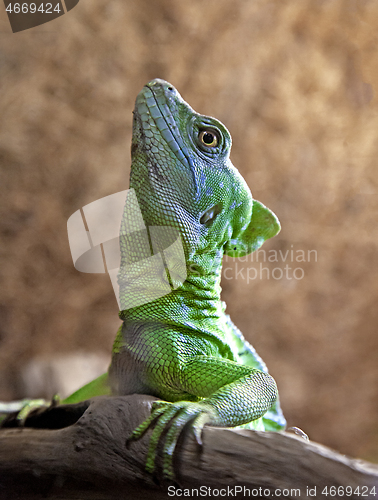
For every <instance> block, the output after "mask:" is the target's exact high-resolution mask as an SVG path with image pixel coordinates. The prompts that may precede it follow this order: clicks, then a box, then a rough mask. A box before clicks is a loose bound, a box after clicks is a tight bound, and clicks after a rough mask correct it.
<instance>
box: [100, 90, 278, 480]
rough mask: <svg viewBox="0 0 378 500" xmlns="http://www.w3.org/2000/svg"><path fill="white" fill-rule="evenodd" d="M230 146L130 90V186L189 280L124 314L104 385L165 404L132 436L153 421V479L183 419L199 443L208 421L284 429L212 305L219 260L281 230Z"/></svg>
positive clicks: (250, 360) (262, 382) (215, 130)
mask: <svg viewBox="0 0 378 500" xmlns="http://www.w3.org/2000/svg"><path fill="white" fill-rule="evenodd" d="M230 148H231V137H230V134H229V132H228V131H227V129H226V128H225V127H224V125H223V124H222V123H220V122H219V121H218V120H215V119H214V118H211V117H206V116H203V115H199V114H197V113H196V112H195V111H194V110H193V109H192V108H191V107H190V106H189V105H188V104H187V103H186V102H185V101H184V100H183V99H182V98H181V96H180V95H179V94H178V92H177V91H176V89H174V87H172V86H171V85H170V84H169V83H168V82H165V81H162V80H153V81H151V82H150V83H149V84H147V85H146V86H145V87H144V88H143V89H142V91H141V92H140V93H139V95H138V97H137V99H136V105H135V110H134V123H133V139H132V166H131V176H130V188H132V189H134V190H135V192H136V197H137V199H138V203H139V206H140V207H141V210H142V214H143V219H144V223H145V225H146V226H147V227H159V226H168V227H172V228H175V229H177V230H178V231H179V234H180V236H181V241H182V245H183V249H184V252H185V260H186V264H187V277H186V280H185V281H184V282H183V283H182V284H181V285H180V286H178V287H177V288H175V289H174V290H172V291H171V293H169V294H167V295H165V296H163V297H161V298H158V299H157V300H155V301H152V302H149V303H146V304H143V305H141V306H137V307H134V308H130V309H126V310H123V311H121V313H120V317H121V319H122V320H123V324H122V327H121V328H120V330H119V332H118V335H117V338H116V341H115V343H114V348H113V358H112V363H111V366H110V370H109V378H110V383H111V386H112V390H113V393H114V392H115V393H118V394H131V393H147V394H151V395H154V396H157V397H159V398H161V399H163V400H165V401H166V402H157V403H155V404H154V406H153V411H152V415H151V417H150V419H148V420H147V421H146V422H144V423H143V424H142V425H141V426H140V427H139V428H138V429H136V430H135V431H134V434H133V438H134V439H137V438H138V437H140V436H141V435H142V433H143V432H145V431H146V429H148V428H149V427H150V425H151V424H152V423H155V427H154V430H153V432H152V436H151V440H150V449H149V454H148V460H147V469H148V470H150V471H153V468H154V458H155V453H156V447H157V443H158V442H159V440H160V438H161V436H162V434H163V433H164V431H165V430H166V428H168V432H167V435H166V438H165V446H164V454H165V459H164V474H165V475H166V476H167V477H173V469H172V454H173V451H174V448H175V445H176V442H177V439H178V436H179V434H180V432H181V430H182V429H183V427H184V426H185V425H186V424H187V423H188V422H191V424H192V427H193V429H194V432H195V435H196V437H197V440H198V441H199V442H200V439H201V430H202V427H203V425H204V424H205V423H209V424H213V425H218V426H238V425H243V424H247V423H250V422H252V427H254V428H257V429H267V430H280V429H283V428H284V427H285V420H284V417H283V415H282V412H281V410H280V407H279V404H278V399H277V398H278V395H277V388H276V384H275V382H274V380H273V379H272V377H271V376H270V375H269V374H268V372H267V368H266V366H265V364H264V363H263V361H262V360H261V358H260V357H259V356H258V355H257V353H256V351H255V350H254V349H253V348H252V346H250V344H248V343H247V342H246V341H245V339H244V338H243V336H242V334H241V332H240V331H239V330H238V329H237V328H236V326H235V325H234V324H233V323H232V321H231V320H230V318H229V316H227V315H226V314H225V311H224V309H225V306H224V304H223V303H222V302H221V300H220V291H221V288H220V278H221V267H222V257H223V255H224V254H227V255H231V256H243V255H247V254H249V253H251V252H252V251H254V250H256V249H257V248H259V247H260V246H261V245H262V243H263V242H264V241H265V239H267V238H269V237H272V236H274V235H275V234H276V233H277V232H278V231H279V229H280V226H279V223H278V220H277V219H276V217H275V216H274V214H272V212H270V210H268V209H267V208H266V207H264V206H263V205H262V204H260V203H259V202H257V201H255V200H253V199H252V196H251V193H250V190H249V188H248V186H247V184H246V183H245V181H244V179H243V178H242V177H241V175H240V174H239V172H238V171H237V169H236V168H235V167H234V166H233V165H232V163H231V161H230V159H229V154H230ZM130 224H132V221H127V216H126V214H125V216H124V220H123V222H122V225H123V227H122V226H121V240H120V241H121V271H120V273H119V278H118V279H119V284H120V298H121V304H122V297H123V295H125V294H127V286H124V287H123V286H122V284H123V283H122V278H123V276H122V268H123V267H124V266H126V265H127V264H129V260H128V259H129V257H128V255H129V253H130V252H129V251H128V250H129V249H130V248H131V244H130V241H129V239H130V236H129V234H126V231H125V230H124V229H125V227H124V226H126V225H130ZM122 233H123V234H124V236H123V237H122ZM133 245H134V246H133V248H135V236H133ZM155 250H156V249H155ZM121 309H122V307H121Z"/></svg>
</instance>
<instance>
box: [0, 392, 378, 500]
mask: <svg viewBox="0 0 378 500" xmlns="http://www.w3.org/2000/svg"><path fill="white" fill-rule="evenodd" d="M153 399H154V398H151V397H147V396H139V395H133V396H125V397H101V398H94V399H92V400H89V401H88V402H86V403H83V404H79V405H70V406H68V405H67V406H66V407H58V408H56V409H52V410H50V412H49V414H46V413H45V415H44V416H43V415H40V416H39V417H35V420H34V422H33V421H29V424H30V425H31V424H33V425H38V420H39V425H46V422H48V421H50V422H53V423H52V425H51V426H52V427H59V425H67V424H71V423H72V421H75V420H76V419H77V421H76V422H75V423H73V424H72V425H69V426H68V427H64V428H62V429H55V430H51V429H48V430H46V429H35V428H22V429H21V428H12V429H2V430H1V431H0V498H1V499H2V498H4V499H12V500H13V499H17V498H22V499H39V498H54V499H87V498H90V499H92V500H97V499H98V500H103V499H111V498H131V499H133V498H135V499H138V498H146V495H148V497H149V498H150V499H155V498H168V486H169V485H168V484H164V483H162V482H159V471H157V477H156V478H153V477H152V476H151V475H149V474H147V473H146V472H145V471H144V463H145V458H146V453H147V447H148V438H149V433H147V434H146V435H145V436H144V437H143V438H142V439H140V440H139V441H136V442H132V443H131V444H130V445H129V446H127V445H126V440H127V437H128V436H129V435H130V433H131V431H132V430H133V429H134V428H135V427H136V426H137V425H138V424H139V423H140V422H141V421H143V419H145V418H146V417H147V415H148V414H149V411H150V403H151V401H153ZM67 415H68V416H67ZM80 415H81V416H80ZM42 418H44V422H42V420H41V419H42ZM41 422H42V423H41ZM159 458H160V455H159ZM176 469H177V482H178V483H179V485H180V486H178V484H176V485H174V484H172V485H170V486H171V490H170V493H173V492H174V488H175V489H177V488H179V487H180V488H182V489H184V488H187V489H190V490H191V489H192V488H194V489H197V490H199V488H200V487H201V486H202V487H203V488H204V487H205V486H207V487H210V488H213V489H217V490H220V489H224V490H223V491H222V492H219V496H221V494H224V493H226V496H230V497H231V496H232V494H231V493H230V491H227V488H230V489H231V492H233V493H235V492H237V491H238V490H237V489H236V490H235V488H237V487H241V488H243V487H246V488H247V489H248V490H251V491H250V495H248V492H245V495H244V496H245V497H248V496H254V498H263V497H264V491H263V490H264V489H266V490H269V492H270V495H271V496H274V490H275V489H277V488H279V489H281V490H283V489H286V490H288V491H287V492H282V496H285V497H286V498H298V497H299V496H301V497H302V498H303V497H304V498H306V497H307V498H309V497H310V495H309V494H308V493H307V488H315V487H316V495H315V496H313V498H323V499H324V498H327V497H326V496H325V495H322V494H321V492H322V490H323V488H324V487H325V486H336V487H338V486H343V487H346V486H351V487H352V488H353V490H355V489H356V488H357V487H359V488H360V495H358V494H357V493H353V494H352V495H348V496H349V498H358V499H359V500H361V498H362V496H361V493H362V491H363V490H362V488H363V487H364V486H365V487H367V488H368V490H367V491H368V492H370V491H371V488H373V487H374V486H375V487H376V493H377V494H378V467H377V466H376V465H373V464H369V463H367V462H362V461H359V460H352V459H349V458H347V457H345V456H342V455H340V454H338V453H336V452H334V451H332V450H330V449H329V448H326V447H324V446H321V445H318V444H315V443H307V442H305V441H304V440H303V439H301V438H299V437H296V436H294V435H292V434H288V433H264V432H255V431H249V430H230V429H220V428H211V427H206V428H205V430H204V432H203V447H202V448H200V447H199V446H198V445H197V444H196V443H195V441H194V438H193V436H192V435H191V434H190V433H188V435H187V436H186V437H185V438H184V439H183V440H182V442H181V443H180V453H179V458H178V459H177V461H176ZM259 488H261V490H260V492H259V493H257V489H259ZM252 490H254V491H252ZM290 490H300V492H301V493H300V495H299V491H297V492H295V491H290ZM341 491H342V490H339V493H338V494H336V495H333V496H334V497H336V498H337V497H345V496H347V495H346V494H345V493H344V494H342V493H341ZM208 492H209V490H208ZM176 493H177V491H176ZM178 493H179V492H178ZM182 493H183V494H184V493H185V492H184V491H183V492H182ZM202 493H204V490H202ZM216 494H217V492H215V491H212V495H210V494H208V496H215V495H216ZM190 496H191V497H192V498H195V497H197V496H198V497H200V491H198V494H196V492H195V491H194V492H193V494H191V495H190ZM223 496H224V495H223ZM236 496H239V497H240V498H243V491H241V492H240V493H239V495H236ZM266 496H267V491H266V492H265V497H266ZM330 496H331V495H330ZM367 498H369V497H367ZM370 498H372V497H370Z"/></svg>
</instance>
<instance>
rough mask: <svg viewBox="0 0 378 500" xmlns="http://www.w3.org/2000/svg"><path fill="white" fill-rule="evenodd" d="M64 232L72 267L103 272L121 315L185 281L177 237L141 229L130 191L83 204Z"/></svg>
mask: <svg viewBox="0 0 378 500" xmlns="http://www.w3.org/2000/svg"><path fill="white" fill-rule="evenodd" d="M125 199H126V203H125ZM67 230H68V239H69V244H70V249H71V255H72V260H73V263H74V266H75V268H76V269H77V270H78V271H81V272H84V273H108V274H109V276H110V280H111V282H112V285H113V289H114V293H115V295H116V298H117V302H118V307H119V309H120V310H121V311H124V310H126V309H130V308H132V307H136V306H140V305H142V304H146V303H148V302H152V301H153V300H156V299H158V298H160V297H163V296H164V295H168V294H169V293H170V292H171V291H172V290H175V289H176V288H178V287H179V286H181V285H182V284H183V283H184V281H185V280H186V277H187V271H186V260H185V254H184V249H183V246H182V243H181V237H180V232H179V231H178V229H176V228H173V227H170V226H150V227H147V226H146V225H145V224H144V221H143V217H142V213H141V211H140V208H139V205H138V200H137V197H136V194H135V191H134V189H128V190H125V191H121V192H119V193H115V194H112V195H110V196H106V197H104V198H101V199H99V200H97V201H94V202H92V203H89V204H88V205H85V206H84V207H83V208H82V209H80V210H77V211H76V212H75V213H73V214H72V215H71V217H70V218H69V219H68V221H67Z"/></svg>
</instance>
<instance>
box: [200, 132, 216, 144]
mask: <svg viewBox="0 0 378 500" xmlns="http://www.w3.org/2000/svg"><path fill="white" fill-rule="evenodd" d="M202 138H203V142H204V143H205V144H211V143H212V142H213V141H214V134H211V133H210V132H205V133H204V134H203V137H202Z"/></svg>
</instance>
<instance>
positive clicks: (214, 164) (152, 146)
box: [130, 79, 280, 256]
mask: <svg viewBox="0 0 378 500" xmlns="http://www.w3.org/2000/svg"><path fill="white" fill-rule="evenodd" d="M133 114H134V122H133V138H132V146H131V155H132V165H131V176H130V188H133V189H135V191H136V195H137V199H138V203H139V205H140V207H141V210H142V213H143V218H144V222H145V223H146V225H147V226H173V227H176V228H177V229H179V231H180V233H181V236H182V240H183V244H184V248H185V250H186V252H187V254H189V255H190V254H193V253H204V252H212V251H217V250H218V249H223V251H225V252H226V253H227V254H228V255H232V256H241V255H245V254H248V253H250V252H252V251H254V250H256V249H257V248H259V247H260V246H261V245H262V243H263V242H264V241H265V240H266V239H267V238H270V237H272V236H274V235H275V234H276V233H277V232H278V231H279V228H280V226H279V223H278V220H277V218H276V217H275V215H274V214H273V213H272V212H271V211H270V210H269V209H267V208H266V207H264V205H262V204H261V203H259V202H257V201H256V200H253V199H252V195H251V192H250V190H249V188H248V186H247V184H246V182H245V181H244V179H243V178H242V176H241V175H240V173H239V172H238V170H237V169H236V168H235V167H234V166H233V165H232V163H231V161H230V150H231V136H230V133H229V132H228V130H227V129H226V127H225V126H224V125H223V124H222V123H221V122H220V121H218V120H216V119H215V118H212V117H209V116H204V115H201V114H198V113H196V112H195V111H194V110H193V109H192V108H191V107H190V106H189V105H188V104H187V103H186V102H185V101H184V100H183V99H182V97H181V96H180V94H179V93H178V92H177V90H176V89H175V88H174V87H173V86H172V85H171V84H170V83H168V82H166V81H164V80H159V79H155V80H152V81H151V82H149V83H148V84H147V85H146V86H145V87H143V89H142V90H141V92H140V93H139V94H138V96H137V99H136V103H135V109H134V112H133Z"/></svg>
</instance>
